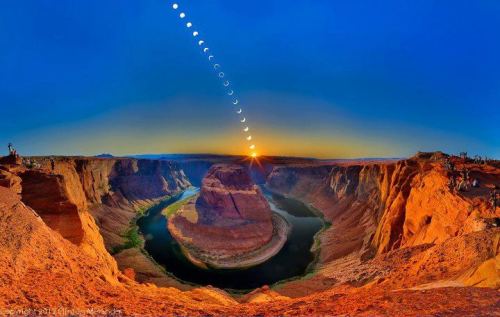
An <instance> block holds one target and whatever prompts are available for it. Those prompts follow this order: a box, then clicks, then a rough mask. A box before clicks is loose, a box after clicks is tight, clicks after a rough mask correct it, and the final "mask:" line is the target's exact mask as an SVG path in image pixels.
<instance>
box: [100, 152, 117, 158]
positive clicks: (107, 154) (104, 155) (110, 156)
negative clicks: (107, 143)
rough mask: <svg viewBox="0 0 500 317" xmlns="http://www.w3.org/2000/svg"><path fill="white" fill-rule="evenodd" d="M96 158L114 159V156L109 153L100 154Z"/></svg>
mask: <svg viewBox="0 0 500 317" xmlns="http://www.w3.org/2000/svg"><path fill="white" fill-rule="evenodd" d="M95 157H98V158H114V156H113V155H112V154H109V153H102V154H98V155H96V156H95Z"/></svg>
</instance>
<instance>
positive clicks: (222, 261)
mask: <svg viewBox="0 0 500 317" xmlns="http://www.w3.org/2000/svg"><path fill="white" fill-rule="evenodd" d="M195 201H196V197H192V198H190V199H189V200H187V201H185V202H184V204H183V205H182V206H178V208H177V209H176V211H175V212H174V213H173V214H171V215H170V221H168V222H167V227H168V230H169V232H170V233H171V234H172V236H173V237H174V238H175V240H176V241H177V242H178V243H179V245H180V246H181V250H182V252H183V253H184V255H185V256H186V258H187V259H189V260H190V262H191V263H193V264H194V265H196V266H198V267H200V268H204V269H207V268H212V269H243V268H249V267H252V266H255V265H258V264H261V263H263V262H265V261H267V260H268V259H270V258H271V257H273V256H274V255H276V254H277V253H278V252H279V251H280V250H281V248H282V247H283V245H284V244H285V243H286V240H287V237H288V234H289V233H290V231H291V224H290V223H289V222H288V221H287V220H286V219H285V218H284V217H282V216H281V215H279V214H277V213H273V214H272V216H271V220H272V226H273V232H272V236H271V239H270V240H269V241H268V242H267V243H265V244H264V245H262V246H260V247H259V248H257V249H253V250H250V251H246V250H245V251H236V252H230V251H224V252H221V251H219V252H217V251H214V250H201V249H200V248H198V247H196V246H195V245H194V244H193V243H191V238H190V237H189V236H185V235H184V234H183V231H182V228H179V227H178V226H176V225H175V221H174V219H175V217H183V218H185V219H187V220H188V221H190V222H192V223H196V222H197V220H198V214H197V212H196V208H195ZM228 230H231V228H228ZM228 243H230V241H228Z"/></svg>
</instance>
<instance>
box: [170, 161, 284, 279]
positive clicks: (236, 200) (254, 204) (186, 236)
mask: <svg viewBox="0 0 500 317" xmlns="http://www.w3.org/2000/svg"><path fill="white" fill-rule="evenodd" d="M168 229H169V231H170V233H171V234H172V236H173V237H174V238H175V239H176V240H177V241H178V242H179V243H180V245H181V246H182V247H183V249H184V252H185V253H186V254H188V258H189V259H191V260H192V261H193V262H194V263H195V264H198V265H201V266H204V267H205V266H207V265H208V266H210V267H217V268H226V269H227V268H243V267H249V266H252V265H256V264H259V263H262V262H264V261H265V260H267V259H269V258H270V257H272V256H273V255H275V254H276V253H278V252H279V250H280V249H281V248H282V247H283V245H284V244H285V242H286V238H287V233H288V223H287V222H286V220H285V219H283V218H282V217H281V216H279V215H277V214H273V212H272V211H271V208H270V206H269V203H268V202H267V200H266V199H265V198H264V196H263V195H262V192H261V191H260V188H259V187H258V186H257V185H255V184H254V182H253V181H252V179H251V177H250V174H249V171H248V169H247V168H246V167H243V166H240V165H227V164H225V165H222V164H217V165H214V166H212V167H211V168H210V170H209V171H208V173H207V174H206V176H205V177H204V179H203V181H202V186H201V192H200V195H199V197H197V198H194V199H192V200H191V201H190V202H189V203H187V204H185V205H183V206H182V207H181V208H180V209H179V210H178V211H177V212H176V214H174V215H172V216H171V217H170V219H169V221H168Z"/></svg>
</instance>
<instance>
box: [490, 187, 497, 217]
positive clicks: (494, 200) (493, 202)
mask: <svg viewBox="0 0 500 317" xmlns="http://www.w3.org/2000/svg"><path fill="white" fill-rule="evenodd" d="M497 196H498V192H497V188H496V187H495V189H492V190H491V191H490V204H491V208H493V212H495V211H496V210H497V203H498V197H497Z"/></svg>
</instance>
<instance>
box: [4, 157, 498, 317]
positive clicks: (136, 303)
mask: <svg viewBox="0 0 500 317" xmlns="http://www.w3.org/2000/svg"><path fill="white" fill-rule="evenodd" d="M35 159H36V160H37V163H39V164H40V166H41V168H36V169H28V168H26V167H23V166H21V165H18V164H10V163H8V164H7V163H0V311H1V312H2V313H3V312H7V313H8V312H9V311H10V312H12V313H14V314H16V309H48V308H52V309H56V308H60V307H64V308H66V309H72V310H74V311H75V312H78V313H77V314H79V315H85V314H89V313H88V311H87V309H94V310H99V311H101V312H102V313H101V314H106V312H107V313H108V314H111V313H112V312H116V311H119V312H121V313H122V314H125V315H141V316H158V315H189V316H206V315H212V316H282V315H287V316H322V315H351V316H354V315H361V316H373V315H395V316H421V315H443V316H444V315H450V316H451V315H471V316H494V315H498V314H500V307H499V302H500V296H499V292H498V288H499V287H500V276H499V275H500V274H499V271H498V267H499V263H500V256H499V252H500V229H499V228H498V227H496V226H495V225H496V224H497V223H498V218H499V217H500V208H498V207H497V208H496V209H495V210H494V209H493V208H492V205H491V203H490V202H489V201H488V194H489V192H490V190H491V188H493V187H494V186H500V168H499V165H498V162H493V163H491V164H489V165H477V164H473V163H471V162H466V161H462V160H459V159H457V158H452V160H454V163H455V165H456V168H457V170H461V169H463V168H467V169H469V170H470V173H471V175H472V177H474V178H477V179H478V180H479V184H480V186H479V187H478V188H471V189H470V190H469V191H465V192H460V191H458V192H457V191H454V190H450V189H449V188H448V186H447V180H448V177H449V175H450V172H449V171H447V170H445V169H444V166H443V164H442V162H441V161H440V159H441V157H440V155H419V156H417V157H414V158H411V159H407V160H400V161H389V162H350V163H328V164H321V165H319V164H312V163H300V164H293V165H286V164H280V166H277V167H275V168H274V170H273V171H272V172H271V174H270V175H269V178H268V181H267V185H268V186H269V187H270V188H271V189H273V190H275V191H279V192H282V193H284V194H287V195H291V196H293V197H296V198H298V199H301V200H303V201H305V202H308V203H311V204H312V205H313V206H314V207H316V208H317V209H318V212H321V213H322V214H323V215H324V217H325V218H326V219H327V220H328V221H330V222H331V224H332V225H331V226H330V227H329V228H327V229H326V230H325V231H323V232H322V233H321V235H320V236H319V239H320V242H321V245H320V253H319V259H318V264H317V265H316V267H315V269H314V271H313V272H311V274H309V275H308V276H307V278H303V279H297V280H293V281H287V282H285V283H282V284H279V285H274V286H271V287H270V288H268V287H265V288H262V289H257V290H255V291H253V292H251V293H250V294H248V295H246V296H243V297H237V298H235V297H233V296H231V295H230V294H228V293H226V292H224V291H223V290H218V289H215V288H212V287H199V288H194V289H191V290H189V291H181V290H179V289H177V288H173V287H157V286H154V285H152V284H142V283H139V282H136V281H134V280H133V279H132V277H133V275H135V278H136V279H137V280H139V277H141V278H143V276H144V274H140V272H137V271H135V269H128V268H131V266H130V264H133V261H129V263H127V266H126V267H119V265H118V264H117V262H116V261H115V259H114V258H113V257H112V256H111V255H110V254H109V252H108V251H107V249H106V248H105V244H106V245H108V246H110V245H113V244H115V243H120V241H121V240H120V239H123V237H121V234H120V232H121V231H120V230H123V228H126V227H127V226H128V224H129V222H130V220H131V219H132V218H133V217H135V215H136V207H139V206H145V205H147V204H149V203H152V202H154V201H155V200H157V199H159V198H161V197H162V196H164V195H168V194H171V193H174V192H176V191H178V190H181V189H182V188H185V187H187V186H189V182H188V181H187V179H186V178H185V177H184V176H183V173H182V171H181V170H179V169H178V168H175V166H172V165H170V164H171V163H169V162H160V161H142V160H132V159H94V158H52V159H51V158H35ZM0 162H2V160H0ZM246 179H247V178H246V176H245V175H236V176H235V178H232V176H231V174H230V175H229V176H228V175H227V174H226V171H224V170H222V171H221V172H220V174H218V173H214V174H212V176H211V177H210V179H208V180H207V183H206V191H202V195H205V196H204V197H205V198H203V204H207V205H213V206H217V207H216V208H214V209H213V210H212V209H210V210H208V212H207V213H206V215H202V216H203V217H200V219H203V221H202V223H203V224H204V225H207V226H208V225H209V224H210V225H213V224H216V225H218V226H223V225H226V224H227V221H230V222H232V221H236V222H248V223H249V224H252V223H264V224H265V223H266V219H267V216H266V213H265V212H257V213H256V214H254V213H253V212H252V209H253V208H257V207H259V206H261V203H260V199H258V198H256V199H253V198H252V199H247V197H249V196H251V194H250V193H246V192H253V193H254V194H255V191H254V190H253V189H252V187H251V186H249V185H248V183H246V181H245V180H246ZM221 185H222V188H221ZM226 186H227V187H226ZM228 193H231V194H236V193H239V195H232V196H233V198H234V201H235V203H233V204H232V205H231V203H232V202H233V199H231V196H230V195H229V194H228ZM228 197H229V199H228ZM251 197H254V198H255V196H251ZM222 206H227V207H228V208H229V207H230V206H232V207H231V208H229V209H227V210H222V209H219V207H222ZM247 206H251V207H248V208H247V209H245V208H246V207H247ZM185 221H188V220H185ZM188 222H189V221H188ZM190 223H191V222H190ZM226 229H227V228H226ZM226 231H227V230H226ZM263 232H265V230H263ZM229 234H232V233H229ZM226 240H227V239H226ZM243 240H244V239H243ZM250 240H251V239H250ZM108 250H109V248H108ZM124 253H125V252H123V254H119V255H120V256H122V257H124V256H125V254H124ZM133 256H134V257H139V256H141V252H140V251H138V250H137V252H135V253H133ZM141 261H143V262H144V263H143V266H145V267H146V266H147V267H148V270H150V271H148V272H151V274H153V273H154V272H153V271H154V270H153V268H154V266H148V265H147V263H146V262H145V261H146V260H145V258H141ZM148 263H149V262H148ZM120 270H121V271H120ZM122 272H124V273H125V274H124V273H122ZM133 273H135V274H133ZM148 274H149V273H148ZM154 274H156V273H154ZM127 276H128V277H127ZM177 283H178V282H177ZM165 285H170V286H172V285H174V284H168V283H165ZM190 288H192V287H190ZM17 312H18V313H17V314H18V315H19V314H24V315H25V314H30V312H29V311H26V310H25V311H24V313H19V311H17ZM85 312H86V313H85ZM31 314H33V312H31Z"/></svg>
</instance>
